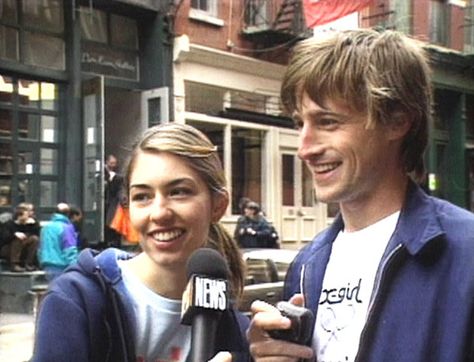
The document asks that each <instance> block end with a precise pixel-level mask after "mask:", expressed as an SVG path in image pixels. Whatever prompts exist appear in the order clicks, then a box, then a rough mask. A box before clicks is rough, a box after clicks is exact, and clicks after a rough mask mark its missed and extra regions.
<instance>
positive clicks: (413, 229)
mask: <svg viewBox="0 0 474 362" xmlns="http://www.w3.org/2000/svg"><path fill="white" fill-rule="evenodd" d="M343 228H344V221H343V220H342V217H341V214H339V215H338V216H337V217H336V219H335V221H334V223H333V224H332V225H331V226H330V227H329V228H328V229H327V230H326V231H325V232H324V234H323V237H322V239H321V241H322V244H326V243H328V242H330V243H332V242H333V241H334V240H335V239H336V236H337V233H338V232H339V231H340V230H342V229H343ZM443 234H444V230H443V228H442V226H441V224H440V221H439V219H438V217H437V213H436V207H435V205H434V203H433V199H432V198H431V197H430V196H429V195H427V194H426V193H425V192H424V191H423V190H422V189H421V187H419V186H418V185H417V184H415V183H414V182H413V181H410V182H409V184H408V189H407V193H406V196H405V202H404V206H403V208H402V210H401V212H400V217H399V219H398V223H397V226H396V229H395V232H394V234H393V236H392V238H391V239H390V242H389V245H388V248H387V250H392V249H393V248H394V247H396V246H397V245H399V244H403V245H404V246H405V248H406V249H407V250H408V252H409V253H410V254H411V255H416V254H417V253H419V252H420V251H421V250H422V249H423V248H424V247H425V245H426V244H427V243H428V242H429V241H430V240H433V239H435V238H436V237H438V236H440V235H443ZM320 245H321V244H320Z"/></svg>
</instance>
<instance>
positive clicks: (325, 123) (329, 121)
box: [319, 118, 339, 127]
mask: <svg viewBox="0 0 474 362" xmlns="http://www.w3.org/2000/svg"><path fill="white" fill-rule="evenodd" d="M338 123H339V122H338V121H337V120H336V119H334V118H321V119H320V120H319V125H320V126H321V127H332V126H337V125H338Z"/></svg>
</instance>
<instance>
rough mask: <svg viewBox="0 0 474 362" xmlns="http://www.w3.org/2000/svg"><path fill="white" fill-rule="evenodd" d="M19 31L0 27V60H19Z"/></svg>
mask: <svg viewBox="0 0 474 362" xmlns="http://www.w3.org/2000/svg"><path fill="white" fill-rule="evenodd" d="M18 56H19V54H18V31H17V30H16V29H14V28H10V27H7V26H3V25H0V58H3V59H8V60H18Z"/></svg>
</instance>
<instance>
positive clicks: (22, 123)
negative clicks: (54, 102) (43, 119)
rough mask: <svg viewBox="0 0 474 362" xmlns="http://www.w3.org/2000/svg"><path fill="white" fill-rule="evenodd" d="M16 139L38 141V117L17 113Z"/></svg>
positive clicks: (36, 115)
mask: <svg viewBox="0 0 474 362" xmlns="http://www.w3.org/2000/svg"><path fill="white" fill-rule="evenodd" d="M19 115H20V118H19V120H18V138H20V139H31V140H39V132H40V115H39V114H32V113H25V112H20V113H19Z"/></svg>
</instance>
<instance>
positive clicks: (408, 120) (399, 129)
mask: <svg viewBox="0 0 474 362" xmlns="http://www.w3.org/2000/svg"><path fill="white" fill-rule="evenodd" d="M412 125H413V119H412V117H410V116H408V115H407V114H404V113H395V114H394V115H393V116H392V120H391V122H390V124H389V125H388V138H389V139H390V140H397V139H402V138H404V137H405V136H406V134H407V133H408V132H410V129H411V127H412Z"/></svg>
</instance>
